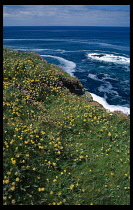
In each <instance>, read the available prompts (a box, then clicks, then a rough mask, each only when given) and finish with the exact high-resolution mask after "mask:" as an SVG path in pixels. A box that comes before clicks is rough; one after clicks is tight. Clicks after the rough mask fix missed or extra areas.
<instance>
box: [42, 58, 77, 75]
mask: <svg viewBox="0 0 133 210" xmlns="http://www.w3.org/2000/svg"><path fill="white" fill-rule="evenodd" d="M41 56H43V57H51V58H55V59H57V60H58V61H59V62H60V64H61V66H62V68H63V69H64V70H65V71H66V72H67V73H69V74H70V75H71V76H73V77H74V75H73V72H75V68H76V63H74V62H73V61H69V60H66V59H64V58H62V57H58V56H53V55H41Z"/></svg>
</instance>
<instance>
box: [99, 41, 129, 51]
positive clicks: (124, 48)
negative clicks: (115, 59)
mask: <svg viewBox="0 0 133 210" xmlns="http://www.w3.org/2000/svg"><path fill="white" fill-rule="evenodd" d="M97 44H99V45H102V46H106V47H108V48H114V49H118V50H129V47H126V46H121V45H114V44H109V43H100V42H99V43H97Z"/></svg>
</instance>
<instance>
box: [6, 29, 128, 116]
mask: <svg viewBox="0 0 133 210" xmlns="http://www.w3.org/2000/svg"><path fill="white" fill-rule="evenodd" d="M3 45H4V46H5V47H10V48H12V49H15V50H21V51H30V52H37V53H38V54H40V55H41V56H42V57H43V58H44V59H45V60H47V61H48V62H49V63H54V64H56V65H60V66H62V67H63V69H64V70H65V71H67V72H68V73H69V74H70V75H71V76H74V77H77V78H78V79H79V81H80V82H81V83H82V84H83V85H84V87H85V88H86V89H87V90H88V91H89V92H90V93H91V94H92V97H93V99H94V100H95V101H98V102H99V103H101V104H102V105H103V106H104V107H105V108H107V109H109V110H111V111H115V110H119V111H122V112H124V113H125V114H129V113H130V28H129V27H101V26H99V27H95V26H5V27H4V29H3Z"/></svg>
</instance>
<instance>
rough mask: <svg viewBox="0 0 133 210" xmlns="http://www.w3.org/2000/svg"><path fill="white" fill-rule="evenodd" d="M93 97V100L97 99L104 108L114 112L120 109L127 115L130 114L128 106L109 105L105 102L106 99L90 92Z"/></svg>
mask: <svg viewBox="0 0 133 210" xmlns="http://www.w3.org/2000/svg"><path fill="white" fill-rule="evenodd" d="M90 94H91V95H92V97H93V100H94V101H97V102H98V103H99V104H101V105H103V107H104V108H105V109H108V110H110V111H111V112H114V111H121V112H123V113H124V114H127V115H130V108H128V107H123V106H117V105H109V104H108V103H107V101H106V100H105V99H104V98H102V97H100V96H97V95H96V94H94V93H90Z"/></svg>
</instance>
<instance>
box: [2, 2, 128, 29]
mask: <svg viewBox="0 0 133 210" xmlns="http://www.w3.org/2000/svg"><path fill="white" fill-rule="evenodd" d="M3 25H4V26H124V27H125V26H126V27H129V26H130V5H3Z"/></svg>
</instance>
